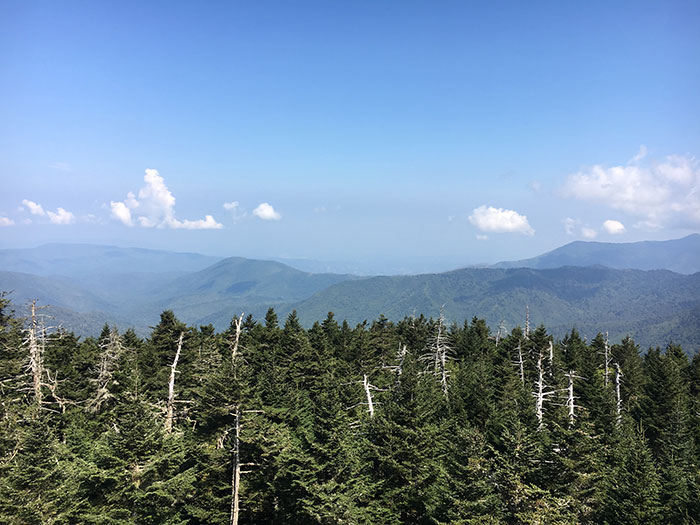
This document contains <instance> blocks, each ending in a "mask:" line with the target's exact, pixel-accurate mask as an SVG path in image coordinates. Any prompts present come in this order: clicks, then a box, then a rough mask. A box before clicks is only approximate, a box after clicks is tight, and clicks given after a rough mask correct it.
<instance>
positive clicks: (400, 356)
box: [382, 343, 408, 379]
mask: <svg viewBox="0 0 700 525" xmlns="http://www.w3.org/2000/svg"><path fill="white" fill-rule="evenodd" d="M407 354H408V349H407V348H406V345H405V344H403V345H402V344H401V343H399V349H398V350H397V351H396V362H397V364H396V365H384V366H382V368H386V369H387V370H391V371H392V372H396V375H397V376H400V375H401V374H402V373H403V362H404V360H405V359H406V355H407ZM397 379H398V378H397Z"/></svg>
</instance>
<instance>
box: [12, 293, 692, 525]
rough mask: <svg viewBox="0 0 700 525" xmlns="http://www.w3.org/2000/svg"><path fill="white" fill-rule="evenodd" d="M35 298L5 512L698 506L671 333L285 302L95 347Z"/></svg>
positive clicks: (440, 519)
mask: <svg viewBox="0 0 700 525" xmlns="http://www.w3.org/2000/svg"><path fill="white" fill-rule="evenodd" d="M33 311H34V315H33V316H32V317H30V318H29V319H24V320H20V319H18V318H16V317H15V316H14V315H13V314H12V312H11V310H10V305H9V303H8V301H7V298H6V297H3V298H2V300H1V302H0V348H1V352H0V386H1V389H0V417H1V419H0V522H2V523H8V524H26V523H65V524H74V523H99V524H125V525H126V524H132V523H140V524H175V523H178V524H181V523H191V524H198V523H199V524H225V523H231V522H233V523H238V522H240V523H271V524H272V523H274V524H279V523H299V524H305V523H395V524H398V523H410V524H416V523H465V524H466V523H494V524H496V523H509V524H510V523H513V524H515V523H550V524H565V523H575V522H578V523H611V524H613V523H619V524H628V523H659V524H666V523H695V522H696V520H697V516H699V515H700V470H699V464H700V463H699V461H700V356H699V355H695V357H694V358H693V359H692V361H691V360H689V358H688V356H687V354H686V353H685V352H684V351H683V349H682V348H681V347H679V346H676V345H669V346H668V347H666V348H665V349H663V350H659V349H652V350H650V351H649V352H647V353H646V354H645V355H644V356H643V357H642V355H641V353H640V348H639V346H638V345H636V344H635V342H634V341H633V340H631V339H629V338H626V339H624V340H623V341H622V343H621V344H612V345H611V344H609V343H608V340H607V338H606V336H605V334H602V333H599V334H598V335H597V336H596V337H595V338H591V339H589V340H588V341H584V340H583V338H582V337H581V335H580V334H579V333H578V332H577V331H576V330H571V331H569V333H568V334H567V335H566V336H565V337H563V338H561V339H555V338H553V337H552V336H551V335H550V333H549V332H548V330H547V328H546V327H545V326H539V327H537V328H534V327H530V326H528V324H525V326H524V327H523V328H520V327H518V328H515V329H513V330H512V331H510V333H506V332H505V331H503V330H498V331H497V333H492V332H490V330H489V328H488V327H487V325H486V324H485V322H484V321H483V320H481V319H478V318H473V319H471V320H468V321H464V322H463V323H460V324H449V325H448V324H446V323H445V322H444V321H443V318H442V317H441V316H437V317H436V318H430V319H427V318H425V317H423V316H422V315H419V316H417V317H406V318H404V319H402V320H400V321H397V322H391V321H389V320H387V319H386V318H385V317H383V316H380V317H378V318H377V319H376V320H374V321H373V322H371V323H362V324H359V325H357V326H351V325H349V324H347V323H345V322H344V323H342V324H339V323H338V322H336V320H335V318H334V316H333V315H332V314H328V315H327V316H325V319H324V320H322V321H321V320H320V319H319V322H316V323H314V324H313V326H312V327H311V328H310V329H308V330H307V329H304V328H303V327H302V325H301V324H300V322H299V319H298V317H297V315H296V313H291V314H290V315H289V316H288V317H287V318H286V319H285V320H278V318H277V315H276V313H275V312H274V310H272V309H270V310H269V311H268V312H267V315H266V316H265V318H264V319H262V320H256V319H254V318H253V317H252V316H248V317H247V318H244V317H243V316H241V317H234V318H233V319H232V321H231V324H230V327H229V328H228V329H227V330H225V331H223V332H219V333H217V332H216V331H215V330H214V328H213V327H212V326H188V325H186V324H184V323H182V322H180V321H179V320H178V319H177V318H176V317H175V316H174V315H173V313H172V312H170V311H165V312H163V313H162V314H161V316H160V322H159V323H158V324H157V326H155V327H154V328H153V330H152V331H151V333H150V334H149V336H148V337H147V338H145V339H142V338H139V337H137V336H136V334H135V333H134V332H133V331H130V330H129V331H126V332H124V333H118V332H117V331H116V330H115V329H112V328H110V327H109V326H105V327H104V329H103V330H102V333H101V334H100V336H99V337H96V338H86V339H83V340H81V339H79V338H76V337H75V336H74V335H73V334H71V333H66V332H61V331H55V330H50V329H48V330H45V329H44V328H43V326H44V324H43V323H44V321H43V320H42V314H44V313H46V310H42V309H39V308H38V307H35V308H34V309H33ZM47 322H48V321H47Z"/></svg>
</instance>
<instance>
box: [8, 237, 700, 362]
mask: <svg viewBox="0 0 700 525" xmlns="http://www.w3.org/2000/svg"><path fill="white" fill-rule="evenodd" d="M698 272H700V235H697V234H694V235H690V236H688V237H685V238H683V239H677V240H672V241H662V242H642V243H626V244H622V243H619V244H618V243H599V242H574V243H570V244H567V245H565V246H562V247H561V248H558V249H556V250H553V251H551V252H549V253H546V254H543V255H541V256H539V257H535V258H533V259H528V260H523V261H515V262H503V263H499V264H497V265H494V266H493V267H490V268H465V269H461V270H453V271H450V272H444V273H437V274H423V275H412V276H405V275H403V276H382V277H359V276H356V275H350V274H334V273H310V272H306V271H302V270H299V269H295V268H292V267H291V266H288V265H285V264H282V263H279V262H274V261H262V260H254V259H245V258H241V257H230V258H225V259H222V258H217V257H210V256H204V255H199V254H193V253H176V252H166V251H158V250H146V249H137V248H117V247H112V246H95V245H63V244H50V245H44V246H40V247H37V248H33V249H23V250H0V290H6V291H12V295H11V298H12V300H13V302H14V303H15V304H16V305H22V304H24V303H26V302H27V301H28V300H30V299H33V298H37V299H39V301H40V303H42V304H50V305H52V306H53V307H54V308H53V314H54V316H55V317H56V320H57V321H59V322H61V323H62V325H63V326H65V327H66V328H69V329H72V330H75V331H76V333H78V334H80V335H91V334H95V333H97V332H98V331H99V330H100V328H101V327H102V325H103V324H104V323H105V322H108V323H110V324H116V325H117V326H118V327H119V328H120V329H121V330H123V329H125V328H128V327H130V326H133V327H135V328H136V329H137V331H138V332H140V333H142V334H145V333H146V332H147V331H148V327H149V326H152V325H154V324H155V323H157V321H158V317H159V314H160V312H162V311H163V310H165V309H172V310H174V311H175V314H176V315H177V316H178V317H179V318H180V319H182V320H183V321H185V322H188V323H191V324H209V323H212V324H214V326H215V327H216V328H217V329H224V328H226V327H227V326H228V324H229V322H230V320H231V318H232V317H233V316H234V315H237V314H239V313H240V312H241V311H244V312H246V314H248V313H250V314H253V316H254V317H256V318H258V319H260V318H262V317H263V316H264V314H265V312H266V311H267V309H268V308H269V307H271V306H272V307H274V308H275V309H276V310H277V311H278V313H279V314H280V315H281V316H284V315H286V314H287V313H289V312H290V311H291V310H293V309H296V310H297V311H298V313H299V316H300V318H301V320H302V321H303V322H304V323H305V324H307V325H310V324H312V323H313V322H314V321H317V320H322V319H323V318H324V317H325V316H326V314H327V313H328V312H329V311H333V312H334V313H335V314H336V317H337V318H339V319H347V320H348V322H349V323H351V325H353V324H354V323H358V322H362V321H364V320H365V319H367V320H371V319H374V318H376V317H378V316H379V315H382V314H383V315H385V316H387V317H388V318H390V319H394V320H395V319H400V318H403V317H404V316H407V315H412V314H416V315H420V314H424V315H426V316H437V315H438V314H439V312H440V309H441V308H442V309H443V311H444V313H445V315H446V316H447V318H448V319H449V320H451V321H456V322H460V323H461V322H462V320H464V319H465V318H471V317H472V316H478V317H483V318H485V319H486V321H487V322H488V323H489V325H490V326H491V327H492V329H494V330H495V329H496V326H497V325H498V324H499V323H500V322H503V323H504V324H505V326H506V328H507V329H509V330H510V329H512V328H513V327H515V326H517V325H523V324H524V320H525V309H526V306H527V307H529V310H530V321H531V324H533V325H537V324H540V323H545V324H546V326H547V327H548V328H550V329H551V330H552V331H553V332H554V333H555V335H563V333H565V332H566V331H567V330H569V329H570V328H571V327H572V326H576V327H577V328H578V329H579V330H580V331H581V332H582V333H583V334H584V335H587V336H588V337H593V336H595V334H596V333H598V332H599V331H609V332H610V335H611V338H613V339H619V338H621V337H623V336H624V335H626V334H628V333H629V334H631V335H632V336H633V337H634V338H635V339H636V340H637V341H638V342H639V343H641V344H642V346H643V347H646V346H657V345H665V344H666V343H667V342H668V341H669V340H673V341H675V342H678V343H681V344H683V345H684V347H685V348H686V350H688V351H691V352H692V351H695V350H696V349H697V348H695V347H697V345H698V341H699V340H700V273H698ZM20 311H21V310H20Z"/></svg>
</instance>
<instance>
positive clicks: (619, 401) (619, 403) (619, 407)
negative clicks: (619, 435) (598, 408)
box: [615, 363, 622, 426]
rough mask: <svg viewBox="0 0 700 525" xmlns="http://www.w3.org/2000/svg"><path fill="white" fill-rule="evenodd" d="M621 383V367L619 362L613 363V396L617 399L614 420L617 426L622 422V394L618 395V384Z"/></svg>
mask: <svg viewBox="0 0 700 525" xmlns="http://www.w3.org/2000/svg"><path fill="white" fill-rule="evenodd" d="M621 384H622V368H620V364H619V363H615V398H616V401H617V404H616V409H617V414H616V417H615V422H616V423H617V426H620V425H621V424H622V396H621V395H620V385H621Z"/></svg>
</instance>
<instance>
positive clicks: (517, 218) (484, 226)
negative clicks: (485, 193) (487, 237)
mask: <svg viewBox="0 0 700 525" xmlns="http://www.w3.org/2000/svg"><path fill="white" fill-rule="evenodd" d="M469 222H471V223H472V224H473V225H474V226H476V227H477V228H479V229H480V230H481V231H483V232H490V233H524V234H526V235H534V233H535V230H533V229H532V227H531V226H530V224H529V223H528V222H527V217H526V216H525V215H520V214H519V213H518V212H516V211H514V210H504V209H503V208H494V207H493V206H489V207H486V206H485V205H484V206H479V207H478V208H475V209H474V211H473V212H472V214H471V215H470V216H469Z"/></svg>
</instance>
